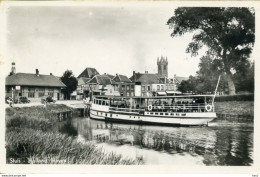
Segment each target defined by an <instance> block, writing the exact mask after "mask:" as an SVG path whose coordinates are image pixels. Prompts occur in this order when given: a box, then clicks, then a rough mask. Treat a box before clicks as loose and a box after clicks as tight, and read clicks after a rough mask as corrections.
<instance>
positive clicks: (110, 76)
mask: <svg viewBox="0 0 260 177" xmlns="http://www.w3.org/2000/svg"><path fill="white" fill-rule="evenodd" d="M100 76H106V77H109V78H110V79H113V78H114V77H115V76H114V75H111V74H107V73H105V74H102V75H100Z"/></svg>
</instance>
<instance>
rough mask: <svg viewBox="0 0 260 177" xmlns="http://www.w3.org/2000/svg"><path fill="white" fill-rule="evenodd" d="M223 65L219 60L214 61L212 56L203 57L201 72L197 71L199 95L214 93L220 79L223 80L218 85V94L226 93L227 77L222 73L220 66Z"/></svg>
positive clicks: (200, 64)
mask: <svg viewBox="0 0 260 177" xmlns="http://www.w3.org/2000/svg"><path fill="white" fill-rule="evenodd" d="M219 65H221V63H219V60H213V59H212V57H210V56H203V57H201V61H200V63H199V71H197V77H198V81H197V82H198V85H197V92H198V93H214V92H215V89H216V85H217V82H218V77H219V76H220V75H221V76H222V77H221V79H220V82H219V85H218V89H217V91H218V92H221V93H224V92H225V90H226V80H225V76H224V75H223V74H222V73H221V71H220V69H219V68H218V66H219Z"/></svg>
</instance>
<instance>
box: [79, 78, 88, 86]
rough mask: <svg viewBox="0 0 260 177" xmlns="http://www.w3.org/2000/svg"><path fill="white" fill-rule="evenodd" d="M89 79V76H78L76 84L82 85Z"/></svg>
mask: <svg viewBox="0 0 260 177" xmlns="http://www.w3.org/2000/svg"><path fill="white" fill-rule="evenodd" d="M89 80H90V78H87V77H80V78H78V85H84V84H86V83H87V82H88V81H89Z"/></svg>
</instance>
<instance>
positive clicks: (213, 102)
mask: <svg viewBox="0 0 260 177" xmlns="http://www.w3.org/2000/svg"><path fill="white" fill-rule="evenodd" d="M220 76H221V75H219V77H218V83H217V86H216V89H215V93H214V97H213V100H212V104H213V103H214V100H215V97H216V94H217V90H218V84H219V81H220Z"/></svg>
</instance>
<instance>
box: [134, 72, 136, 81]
mask: <svg viewBox="0 0 260 177" xmlns="http://www.w3.org/2000/svg"><path fill="white" fill-rule="evenodd" d="M135 80H136V76H135V71H133V82H135Z"/></svg>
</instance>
